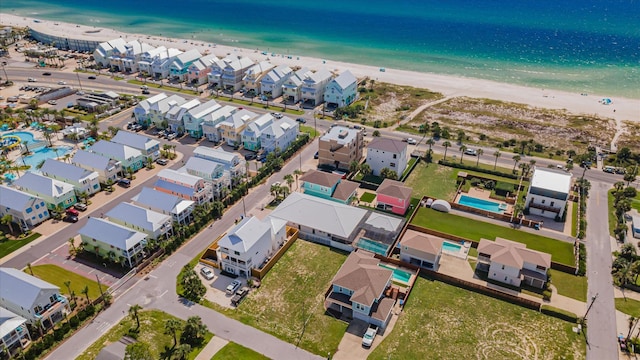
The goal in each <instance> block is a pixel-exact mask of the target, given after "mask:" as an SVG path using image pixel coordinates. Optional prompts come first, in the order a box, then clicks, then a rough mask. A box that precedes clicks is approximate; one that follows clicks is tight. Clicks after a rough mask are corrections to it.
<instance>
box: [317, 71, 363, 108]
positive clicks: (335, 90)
mask: <svg viewBox="0 0 640 360" xmlns="http://www.w3.org/2000/svg"><path fill="white" fill-rule="evenodd" d="M357 86H358V80H357V79H356V77H355V76H354V75H353V74H352V73H351V72H350V71H349V70H347V71H345V72H343V73H342V74H340V75H339V76H338V77H336V78H335V79H333V80H331V81H330V82H329V83H328V84H327V88H326V90H325V92H324V101H325V102H326V103H327V104H329V105H333V106H336V107H343V106H348V105H351V103H353V102H354V101H355V100H356V98H357V94H358V92H357Z"/></svg>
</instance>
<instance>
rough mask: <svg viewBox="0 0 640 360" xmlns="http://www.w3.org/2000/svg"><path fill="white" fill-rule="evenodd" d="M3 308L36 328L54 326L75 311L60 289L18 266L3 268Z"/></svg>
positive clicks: (0, 271) (0, 294)
mask: <svg viewBox="0 0 640 360" xmlns="http://www.w3.org/2000/svg"><path fill="white" fill-rule="evenodd" d="M0 284H2V286H0V307H3V308H5V309H7V310H9V311H11V312H12V313H14V314H16V315H19V316H21V317H23V318H24V319H25V320H27V322H28V323H29V324H31V325H32V326H34V327H37V326H41V327H43V328H44V329H49V328H51V327H53V326H54V325H55V324H57V323H58V322H60V321H62V320H64V318H65V315H66V314H68V313H70V312H71V308H70V307H69V302H68V301H67V298H65V297H64V296H62V295H61V294H60V288H59V287H57V286H55V285H53V284H50V283H48V282H46V281H44V280H40V279H38V278H37V277H35V276H32V275H29V274H27V273H26V272H23V271H20V270H18V269H13V268H8V267H0Z"/></svg>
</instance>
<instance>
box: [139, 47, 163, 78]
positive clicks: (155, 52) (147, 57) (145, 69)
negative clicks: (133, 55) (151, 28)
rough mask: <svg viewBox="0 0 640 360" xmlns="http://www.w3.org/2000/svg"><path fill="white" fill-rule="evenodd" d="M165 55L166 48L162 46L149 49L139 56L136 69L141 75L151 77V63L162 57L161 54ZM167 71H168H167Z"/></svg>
mask: <svg viewBox="0 0 640 360" xmlns="http://www.w3.org/2000/svg"><path fill="white" fill-rule="evenodd" d="M166 53H167V48H166V47H164V46H159V47H157V48H155V49H150V50H147V51H145V52H143V53H142V54H140V60H139V61H138V69H139V70H140V73H141V74H146V75H153V68H152V64H153V61H154V60H155V59H156V58H158V57H159V56H162V54H166ZM167 70H168V69H167Z"/></svg>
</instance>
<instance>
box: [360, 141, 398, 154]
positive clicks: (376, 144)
mask: <svg viewBox="0 0 640 360" xmlns="http://www.w3.org/2000/svg"><path fill="white" fill-rule="evenodd" d="M367 149H375V150H381V151H386V152H390V153H394V154H400V153H403V152H405V151H406V150H407V143H406V142H403V141H400V140H393V139H388V138H383V137H375V138H373V140H371V142H370V143H369V145H367Z"/></svg>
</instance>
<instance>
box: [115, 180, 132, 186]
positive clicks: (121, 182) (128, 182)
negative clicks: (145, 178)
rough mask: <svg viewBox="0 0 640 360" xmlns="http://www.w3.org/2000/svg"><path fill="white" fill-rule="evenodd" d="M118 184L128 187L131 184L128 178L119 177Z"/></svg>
mask: <svg viewBox="0 0 640 360" xmlns="http://www.w3.org/2000/svg"><path fill="white" fill-rule="evenodd" d="M118 185H120V186H122V187H125V188H128V187H129V186H131V180H129V179H120V180H118Z"/></svg>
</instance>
